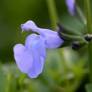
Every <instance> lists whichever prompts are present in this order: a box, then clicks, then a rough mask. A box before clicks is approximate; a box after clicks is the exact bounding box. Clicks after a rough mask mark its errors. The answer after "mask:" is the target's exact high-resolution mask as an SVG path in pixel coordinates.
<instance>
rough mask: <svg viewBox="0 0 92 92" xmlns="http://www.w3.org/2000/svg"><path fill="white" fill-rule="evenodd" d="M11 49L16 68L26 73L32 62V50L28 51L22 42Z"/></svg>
mask: <svg viewBox="0 0 92 92" xmlns="http://www.w3.org/2000/svg"><path fill="white" fill-rule="evenodd" d="M13 50H14V58H15V61H16V64H17V66H18V68H19V69H20V70H21V72H23V73H28V72H29V70H30V69H31V68H32V64H33V57H32V52H31V51H30V52H29V51H28V50H27V49H26V48H25V47H24V46H23V45H22V44H17V45H15V46H14V49H13Z"/></svg>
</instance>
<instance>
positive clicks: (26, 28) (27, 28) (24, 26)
mask: <svg viewBox="0 0 92 92" xmlns="http://www.w3.org/2000/svg"><path fill="white" fill-rule="evenodd" d="M32 28H33V29H37V26H36V24H35V23H34V22H33V21H31V20H29V21H27V22H26V23H24V24H21V29H22V30H23V31H30V30H32Z"/></svg>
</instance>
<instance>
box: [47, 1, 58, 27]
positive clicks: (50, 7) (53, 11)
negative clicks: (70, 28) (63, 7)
mask: <svg viewBox="0 0 92 92" xmlns="http://www.w3.org/2000/svg"><path fill="white" fill-rule="evenodd" d="M46 1H47V5H48V11H49V15H50V19H51V27H52V29H56V27H57V22H58V16H57V12H56V7H55V3H54V0H46Z"/></svg>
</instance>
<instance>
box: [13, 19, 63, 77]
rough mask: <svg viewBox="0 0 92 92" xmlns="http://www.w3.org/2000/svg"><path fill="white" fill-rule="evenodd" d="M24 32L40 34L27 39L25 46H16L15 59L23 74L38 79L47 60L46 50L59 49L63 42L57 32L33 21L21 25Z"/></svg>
mask: <svg viewBox="0 0 92 92" xmlns="http://www.w3.org/2000/svg"><path fill="white" fill-rule="evenodd" d="M21 28H22V30H23V31H32V32H36V33H38V34H31V35H29V36H28V37H27V38H26V41H25V45H22V44H16V45H15V46H14V49H13V50H14V58H15V61H16V64H17V66H18V68H19V69H20V71H21V72H23V73H26V74H27V75H28V76H29V77H30V78H36V77H38V76H39V74H41V73H42V70H43V66H44V63H45V59H46V48H48V49H49V48H58V47H59V46H60V45H62V44H63V40H62V39H61V38H60V37H59V36H58V33H57V32H54V31H52V30H50V29H43V28H39V27H37V25H36V24H35V23H34V22H33V21H31V20H30V21H28V22H26V23H25V24H22V25H21Z"/></svg>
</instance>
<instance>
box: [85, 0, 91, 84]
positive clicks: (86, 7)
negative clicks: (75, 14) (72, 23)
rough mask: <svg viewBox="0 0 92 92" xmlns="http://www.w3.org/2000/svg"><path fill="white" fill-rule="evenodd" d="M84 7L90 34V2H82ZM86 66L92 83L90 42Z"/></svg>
mask: <svg viewBox="0 0 92 92" xmlns="http://www.w3.org/2000/svg"><path fill="white" fill-rule="evenodd" d="M84 7H85V15H86V19H87V30H88V33H89V34H91V33H92V23H91V21H92V19H91V17H92V16H91V6H90V0H84ZM88 66H89V73H90V82H92V42H90V43H89V45H88Z"/></svg>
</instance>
